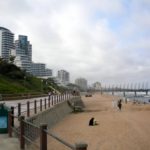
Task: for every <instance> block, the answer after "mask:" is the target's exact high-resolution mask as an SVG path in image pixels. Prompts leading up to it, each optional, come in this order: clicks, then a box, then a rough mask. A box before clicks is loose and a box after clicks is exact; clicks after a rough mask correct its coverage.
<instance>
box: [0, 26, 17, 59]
mask: <svg viewBox="0 0 150 150" xmlns="http://www.w3.org/2000/svg"><path fill="white" fill-rule="evenodd" d="M11 49H14V34H13V33H12V32H11V31H10V30H8V29H6V28H4V27H0V57H2V58H3V59H4V60H6V61H9V57H10V51H11Z"/></svg>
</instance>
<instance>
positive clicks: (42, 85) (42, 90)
mask: <svg viewBox="0 0 150 150" xmlns="http://www.w3.org/2000/svg"><path fill="white" fill-rule="evenodd" d="M42 92H43V80H42V79H41V93H42Z"/></svg>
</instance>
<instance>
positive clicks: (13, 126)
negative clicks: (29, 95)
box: [11, 106, 14, 127]
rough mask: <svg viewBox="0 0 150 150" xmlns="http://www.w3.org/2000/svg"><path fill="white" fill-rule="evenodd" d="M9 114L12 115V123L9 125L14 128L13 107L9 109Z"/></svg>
mask: <svg viewBox="0 0 150 150" xmlns="http://www.w3.org/2000/svg"><path fill="white" fill-rule="evenodd" d="M11 114H12V123H11V125H12V127H14V107H13V106H12V107H11Z"/></svg>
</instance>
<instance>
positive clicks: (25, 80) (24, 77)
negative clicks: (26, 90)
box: [24, 76, 26, 86]
mask: <svg viewBox="0 0 150 150" xmlns="http://www.w3.org/2000/svg"><path fill="white" fill-rule="evenodd" d="M25 81H26V76H24V86H25Z"/></svg>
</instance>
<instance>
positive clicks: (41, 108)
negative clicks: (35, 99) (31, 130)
mask: <svg viewBox="0 0 150 150" xmlns="http://www.w3.org/2000/svg"><path fill="white" fill-rule="evenodd" d="M40 111H42V99H40Z"/></svg>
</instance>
